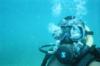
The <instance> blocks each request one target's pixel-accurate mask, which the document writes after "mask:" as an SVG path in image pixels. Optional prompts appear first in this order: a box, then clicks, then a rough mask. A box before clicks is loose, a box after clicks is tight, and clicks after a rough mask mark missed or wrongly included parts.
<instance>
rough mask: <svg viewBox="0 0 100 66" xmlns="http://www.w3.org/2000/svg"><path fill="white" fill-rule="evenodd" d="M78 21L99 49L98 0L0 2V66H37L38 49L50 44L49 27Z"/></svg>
mask: <svg viewBox="0 0 100 66" xmlns="http://www.w3.org/2000/svg"><path fill="white" fill-rule="evenodd" d="M70 15H74V16H76V17H78V18H80V19H82V20H83V21H84V22H85V23H86V24H87V25H88V26H89V27H90V28H91V30H93V31H94V44H96V45H97V46H98V47H99V46H100V38H99V37H100V35H99V34H100V0H0V66H40V64H41V62H42V60H43V58H44V54H43V53H41V52H40V51H39V50H38V48H39V47H40V46H41V45H44V44H47V43H49V42H54V39H53V38H52V36H51V34H50V32H49V31H48V25H49V23H55V24H57V23H59V22H60V21H61V20H62V19H63V18H64V17H65V16H70Z"/></svg>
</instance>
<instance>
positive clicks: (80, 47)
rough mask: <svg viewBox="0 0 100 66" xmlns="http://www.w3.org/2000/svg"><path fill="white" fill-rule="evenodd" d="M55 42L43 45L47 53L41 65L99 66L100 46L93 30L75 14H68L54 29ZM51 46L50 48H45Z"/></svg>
mask: <svg viewBox="0 0 100 66" xmlns="http://www.w3.org/2000/svg"><path fill="white" fill-rule="evenodd" d="M52 36H53V37H54V39H55V40H56V42H55V43H54V44H48V45H44V46H41V47H40V48H39V50H40V51H41V52H43V53H45V57H44V59H43V62H42V64H41V66H94V65H95V64H97V65H95V66H98V65H99V64H100V63H99V62H100V48H97V47H96V46H95V44H94V42H93V32H92V31H91V30H90V29H89V27H88V26H87V25H85V24H84V22H83V21H82V20H80V19H77V18H76V17H75V16H67V17H65V18H64V19H63V20H62V22H60V23H59V24H58V25H57V28H56V29H54V30H53V32H52ZM46 47H48V48H49V47H50V48H49V50H45V49H44V48H46Z"/></svg>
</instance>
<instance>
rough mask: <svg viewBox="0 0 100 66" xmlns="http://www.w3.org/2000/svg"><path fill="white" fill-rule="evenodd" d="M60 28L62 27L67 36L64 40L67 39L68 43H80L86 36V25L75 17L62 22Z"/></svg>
mask: <svg viewBox="0 0 100 66" xmlns="http://www.w3.org/2000/svg"><path fill="white" fill-rule="evenodd" d="M59 26H60V27H61V30H62V34H63V35H65V34H66V37H65V38H64V39H67V41H68V39H70V40H72V41H78V40H79V39H82V38H83V37H84V35H85V29H84V23H83V22H82V21H81V20H79V19H77V18H75V17H74V16H68V17H65V18H64V19H63V20H62V22H61V23H59ZM63 35H62V36H63ZM61 38H62V37H61Z"/></svg>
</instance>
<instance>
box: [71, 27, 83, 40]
mask: <svg viewBox="0 0 100 66" xmlns="http://www.w3.org/2000/svg"><path fill="white" fill-rule="evenodd" d="M70 33H71V39H73V40H78V39H79V38H81V36H82V35H81V30H80V28H79V27H78V26H74V27H72V28H71V31H70Z"/></svg>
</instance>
